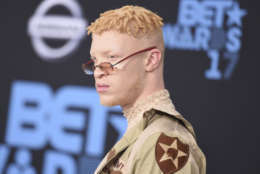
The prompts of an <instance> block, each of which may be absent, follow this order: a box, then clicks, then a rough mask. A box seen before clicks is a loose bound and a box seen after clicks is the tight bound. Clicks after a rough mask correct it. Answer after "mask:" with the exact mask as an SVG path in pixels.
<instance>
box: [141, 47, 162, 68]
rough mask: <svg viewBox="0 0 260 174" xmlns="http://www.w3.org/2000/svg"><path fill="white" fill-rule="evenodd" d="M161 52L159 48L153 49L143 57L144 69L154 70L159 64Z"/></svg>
mask: <svg viewBox="0 0 260 174" xmlns="http://www.w3.org/2000/svg"><path fill="white" fill-rule="evenodd" d="M161 59H162V53H161V51H160V50H159V49H153V50H151V51H150V52H149V54H148V56H147V57H146V59H145V70H146V71H149V72H150V71H154V70H155V69H157V68H158V67H159V65H160V64H161Z"/></svg>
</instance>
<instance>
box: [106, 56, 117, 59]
mask: <svg viewBox="0 0 260 174" xmlns="http://www.w3.org/2000/svg"><path fill="white" fill-rule="evenodd" d="M108 58H110V59H115V58H118V56H116V55H109V56H108Z"/></svg>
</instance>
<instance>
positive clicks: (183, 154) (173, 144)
mask: <svg viewBox="0 0 260 174" xmlns="http://www.w3.org/2000/svg"><path fill="white" fill-rule="evenodd" d="M155 159H156V162H157V164H158V165H159V167H160V169H161V170H162V172H163V173H164V174H170V173H175V172H177V171H178V170H180V169H181V168H183V167H184V166H185V164H186V163H187V161H188V159H189V145H188V144H184V143H183V142H181V141H180V139H179V138H178V137H169V136H167V135H165V134H164V133H162V134H161V135H160V136H159V138H158V140H157V143H156V147H155Z"/></svg>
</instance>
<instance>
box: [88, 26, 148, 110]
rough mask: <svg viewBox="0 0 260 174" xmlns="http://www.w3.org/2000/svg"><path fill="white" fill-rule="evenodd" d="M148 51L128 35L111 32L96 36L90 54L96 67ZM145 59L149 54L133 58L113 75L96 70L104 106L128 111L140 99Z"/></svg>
mask: <svg viewBox="0 0 260 174" xmlns="http://www.w3.org/2000/svg"><path fill="white" fill-rule="evenodd" d="M145 47H146V45H145V44H143V43H141V42H140V40H138V39H136V38H134V37H130V36H128V35H127V34H121V33H118V32H116V31H107V32H104V33H102V34H101V35H95V34H93V36H92V44H91V49H90V54H91V57H92V58H93V59H94V61H95V65H99V64H100V63H102V62H110V63H111V64H114V63H116V62H118V61H119V60H121V59H122V58H124V57H126V56H128V55H130V54H132V53H134V52H136V51H138V50H141V49H144V48H145ZM145 55H146V54H145V53H141V54H140V55H136V56H133V57H130V58H129V59H127V60H125V61H123V62H122V63H120V64H118V65H116V66H115V67H114V68H115V70H114V71H113V72H111V73H109V74H107V73H105V72H104V71H102V70H101V69H100V68H96V70H95V72H94V77H95V82H96V89H97V92H98V93H99V96H100V101H101V104H103V105H105V106H115V105H120V106H122V107H127V106H131V105H132V104H133V103H134V102H135V101H136V100H137V99H138V97H139V96H140V95H141V94H142V91H143V88H144V79H145V70H144V59H143V57H144V56H145Z"/></svg>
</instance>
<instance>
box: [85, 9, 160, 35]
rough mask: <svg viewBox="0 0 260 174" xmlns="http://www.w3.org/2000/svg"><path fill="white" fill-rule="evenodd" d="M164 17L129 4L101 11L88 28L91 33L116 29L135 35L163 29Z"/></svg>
mask: <svg viewBox="0 0 260 174" xmlns="http://www.w3.org/2000/svg"><path fill="white" fill-rule="evenodd" d="M162 26H163V19H162V18H161V17H160V16H158V15H157V14H155V13H154V12H152V11H150V10H148V9H145V8H143V7H140V6H133V5H127V6H123V7H121V8H118V9H114V10H108V11H106V12H104V13H101V14H100V16H99V18H98V19H96V20H95V21H94V22H92V23H91V25H90V26H89V27H88V28H87V30H88V35H89V34H91V33H92V34H98V35H100V34H102V33H103V32H105V31H109V30H115V31H118V32H120V33H127V34H128V35H130V36H133V37H139V36H144V35H146V34H149V33H152V32H154V31H157V30H159V31H161V28H162Z"/></svg>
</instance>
